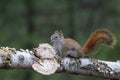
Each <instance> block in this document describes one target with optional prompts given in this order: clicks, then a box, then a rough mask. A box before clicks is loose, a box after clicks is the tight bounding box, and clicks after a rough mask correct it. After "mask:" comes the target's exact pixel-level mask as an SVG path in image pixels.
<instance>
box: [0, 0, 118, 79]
mask: <svg viewBox="0 0 120 80" xmlns="http://www.w3.org/2000/svg"><path fill="white" fill-rule="evenodd" d="M98 28H108V29H110V30H111V31H112V32H113V33H114V34H115V36H116V38H117V40H118V42H117V45H116V46H115V47H114V48H112V49H111V48H108V47H106V46H104V45H103V46H101V48H100V50H99V51H98V52H97V54H95V55H93V56H92V57H94V58H97V59H102V60H109V61H116V60H119V59H120V50H119V49H120V48H119V47H120V42H119V41H120V0H0V46H9V47H15V48H17V49H20V48H23V49H26V48H27V49H32V48H33V47H37V46H38V44H39V43H50V36H51V34H52V33H53V32H54V31H55V30H57V29H58V30H62V31H63V32H64V35H65V37H71V38H74V39H75V40H77V41H78V42H79V43H80V44H81V46H83V45H84V44H85V42H86V40H87V39H88V37H89V36H90V34H91V33H92V32H93V31H95V30H96V29H98ZM0 79H1V80H80V79H81V80H102V79H100V78H99V79H98V78H94V77H87V76H83V75H82V76H80V75H71V74H65V73H59V74H53V75H50V76H44V75H41V74H38V73H37V72H35V71H33V70H18V69H10V70H0ZM103 80H104V79H103Z"/></svg>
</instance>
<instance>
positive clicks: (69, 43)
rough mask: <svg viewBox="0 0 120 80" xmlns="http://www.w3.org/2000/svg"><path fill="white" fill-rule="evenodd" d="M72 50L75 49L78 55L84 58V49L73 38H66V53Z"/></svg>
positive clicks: (64, 45) (64, 43)
mask: <svg viewBox="0 0 120 80" xmlns="http://www.w3.org/2000/svg"><path fill="white" fill-rule="evenodd" d="M72 48H74V49H75V50H76V51H77V53H79V56H80V57H83V52H82V48H81V46H80V45H79V43H78V42H77V41H75V40H73V39H71V38H65V39H64V42H63V49H64V51H68V50H70V49H72Z"/></svg>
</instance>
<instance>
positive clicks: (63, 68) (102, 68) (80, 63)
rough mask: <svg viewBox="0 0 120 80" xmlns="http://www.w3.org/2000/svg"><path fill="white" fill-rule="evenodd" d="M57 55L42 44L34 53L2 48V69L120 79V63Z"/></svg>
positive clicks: (0, 64)
mask: <svg viewBox="0 0 120 80" xmlns="http://www.w3.org/2000/svg"><path fill="white" fill-rule="evenodd" d="M55 54H56V53H55V50H54V48H53V47H52V46H51V45H49V44H46V43H44V44H40V45H39V47H38V48H34V49H33V51H29V50H23V49H20V50H16V49H14V48H8V47H1V48H0V68H1V69H3V68H4V69H6V68H7V69H11V68H16V69H17V68H18V69H19V68H25V69H26V68H27V69H33V70H35V71H37V72H38V73H40V74H43V75H50V74H54V73H56V72H57V73H58V72H59V73H60V72H67V73H70V74H80V75H81V74H82V75H89V76H94V77H101V78H105V79H111V80H114V79H116V80H119V79H120V61H116V62H110V61H102V60H97V59H90V58H81V59H73V58H69V57H65V58H62V59H60V60H59V58H58V56H56V55H55Z"/></svg>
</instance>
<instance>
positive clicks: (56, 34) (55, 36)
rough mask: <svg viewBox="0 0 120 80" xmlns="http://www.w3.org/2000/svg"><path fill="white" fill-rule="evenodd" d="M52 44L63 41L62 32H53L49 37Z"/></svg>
mask: <svg viewBox="0 0 120 80" xmlns="http://www.w3.org/2000/svg"><path fill="white" fill-rule="evenodd" d="M50 39H51V42H52V43H56V42H60V41H62V40H63V39H64V35H63V32H62V31H61V30H60V31H58V30H57V31H55V32H54V34H52V35H51V37H50Z"/></svg>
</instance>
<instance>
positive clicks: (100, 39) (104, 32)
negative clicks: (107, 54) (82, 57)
mask: <svg viewBox="0 0 120 80" xmlns="http://www.w3.org/2000/svg"><path fill="white" fill-rule="evenodd" d="M103 43H104V44H106V45H108V46H110V47H113V46H114V45H115V43H116V38H115V36H114V35H113V34H112V33H111V31H109V30H108V29H98V30H96V31H95V32H94V33H93V34H92V35H91V36H90V38H89V39H88V41H87V42H86V44H85V46H84V47H83V48H82V49H83V52H84V53H85V54H91V53H93V52H95V51H96V50H97V49H98V47H99V45H101V44H103Z"/></svg>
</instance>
